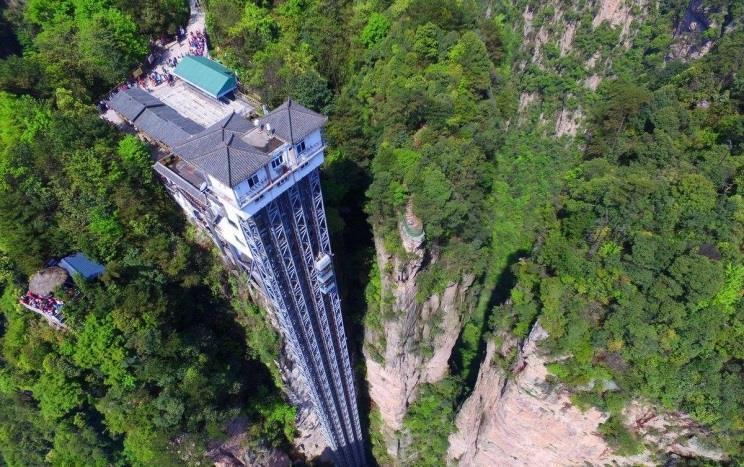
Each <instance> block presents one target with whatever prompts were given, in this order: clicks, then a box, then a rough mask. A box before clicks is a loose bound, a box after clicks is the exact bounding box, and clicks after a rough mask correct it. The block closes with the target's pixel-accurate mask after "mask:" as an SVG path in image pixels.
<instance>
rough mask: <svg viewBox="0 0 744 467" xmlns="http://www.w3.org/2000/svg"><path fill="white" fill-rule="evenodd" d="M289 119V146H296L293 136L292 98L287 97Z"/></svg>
mask: <svg viewBox="0 0 744 467" xmlns="http://www.w3.org/2000/svg"><path fill="white" fill-rule="evenodd" d="M287 118H288V119H289V144H291V145H292V146H294V136H293V135H292V98H291V97H287Z"/></svg>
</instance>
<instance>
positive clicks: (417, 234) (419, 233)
mask: <svg viewBox="0 0 744 467" xmlns="http://www.w3.org/2000/svg"><path fill="white" fill-rule="evenodd" d="M400 223H401V224H402V225H403V231H404V232H405V233H406V235H408V236H409V237H411V239H413V240H423V239H424V226H423V225H422V226H421V227H414V226H411V225H410V224H408V222H407V221H406V219H405V217H403V219H401V221H400Z"/></svg>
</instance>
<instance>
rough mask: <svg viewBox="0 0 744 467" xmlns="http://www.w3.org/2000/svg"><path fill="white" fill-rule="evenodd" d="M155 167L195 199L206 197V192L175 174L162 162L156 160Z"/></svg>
mask: <svg viewBox="0 0 744 467" xmlns="http://www.w3.org/2000/svg"><path fill="white" fill-rule="evenodd" d="M153 168H154V169H155V171H156V172H157V173H159V174H160V175H162V176H164V177H165V178H167V179H168V180H170V181H171V182H173V183H175V184H176V185H177V186H179V187H180V188H181V189H183V190H184V191H186V192H187V193H188V194H190V195H191V196H192V197H194V198H195V199H197V200H201V199H203V198H204V193H202V192H201V191H199V189H198V188H196V187H194V186H193V185H192V184H191V183H189V182H187V181H186V180H184V179H183V178H181V177H179V176H178V175H176V174H174V173H173V172H172V171H171V170H170V169H168V168H167V167H165V166H164V165H163V164H162V163H161V162H156V163H155V164H154V165H153Z"/></svg>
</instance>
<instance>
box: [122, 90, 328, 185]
mask: <svg viewBox="0 0 744 467" xmlns="http://www.w3.org/2000/svg"><path fill="white" fill-rule="evenodd" d="M110 105H111V107H112V108H113V109H114V110H115V111H117V112H118V113H120V114H121V115H122V116H124V117H125V118H126V119H127V120H129V121H130V122H132V123H133V124H134V125H135V126H136V127H137V128H138V129H139V130H140V131H142V132H144V133H145V134H147V135H148V136H149V137H151V138H152V139H154V140H157V141H162V142H163V143H166V144H167V145H168V146H170V147H171V149H172V150H173V153H174V154H175V155H177V156H178V157H180V158H181V159H182V160H183V161H185V162H187V163H189V164H191V165H192V166H194V167H195V168H196V169H197V170H198V171H200V172H202V173H204V174H209V175H211V176H213V177H215V178H216V179H217V180H219V181H220V182H222V183H224V184H225V185H228V186H229V187H231V188H232V187H235V186H236V185H238V184H239V183H241V182H242V181H244V180H245V179H247V178H248V177H250V176H251V175H253V174H254V173H255V172H256V171H257V170H259V169H261V168H262V167H263V166H265V165H266V164H268V163H269V161H270V159H271V152H272V151H273V150H274V149H276V148H277V147H279V146H280V145H281V144H282V142H281V141H279V140H277V139H276V138H274V137H273V136H272V135H271V134H268V133H267V132H263V131H261V130H260V129H259V128H256V127H255V126H254V125H253V124H252V123H251V122H249V121H248V120H246V119H245V117H242V116H240V115H238V114H236V113H232V114H230V115H228V116H226V117H225V118H223V119H222V120H220V121H219V122H217V123H215V124H214V125H212V126H210V127H209V128H206V129H205V128H203V127H201V126H199V125H198V124H197V123H195V122H194V121H192V120H189V119H188V118H185V117H183V116H182V115H180V114H179V113H178V112H176V111H175V110H173V109H172V108H171V107H168V106H167V105H165V104H163V103H162V102H161V101H160V100H158V99H156V98H155V97H153V96H152V95H150V94H149V93H147V92H145V91H143V90H142V89H140V88H137V87H134V88H130V89H127V90H124V91H121V92H119V93H117V94H116V95H115V96H114V97H113V98H112V99H111V101H110ZM326 121H327V117H325V116H324V115H321V114H319V113H316V112H313V111H312V110H310V109H307V108H306V107H303V106H302V105H300V104H298V103H296V102H293V101H292V100H291V99H289V100H287V102H285V103H284V104H282V105H280V106H279V107H277V108H276V109H274V110H273V111H272V112H271V113H269V114H268V115H266V116H265V117H263V118H262V119H261V122H260V123H261V125H262V126H263V127H264V128H265V127H266V125H267V124H269V125H271V128H272V129H273V130H274V131H273V134H274V135H275V136H276V137H278V138H280V139H281V140H284V141H285V142H294V143H297V142H299V141H300V140H302V139H303V138H305V137H306V136H307V135H309V134H310V133H312V132H313V131H315V130H317V129H318V128H320V127H322V126H323V125H324V124H325V122H326ZM290 122H291V123H290ZM290 130H291V131H290ZM156 170H158V171H160V170H159V168H158V167H157V166H156ZM166 170H167V169H166Z"/></svg>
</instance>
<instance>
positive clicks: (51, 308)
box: [20, 291, 63, 320]
mask: <svg viewBox="0 0 744 467" xmlns="http://www.w3.org/2000/svg"><path fill="white" fill-rule="evenodd" d="M20 302H21V304H23V305H24V306H27V307H30V308H32V309H34V310H35V311H39V312H41V313H44V314H45V315H50V316H52V317H54V318H56V319H58V320H60V319H62V315H61V313H60V310H61V309H62V305H63V302H62V300H60V299H58V298H54V297H40V296H38V295H36V294H35V293H32V292H30V291H29V292H26V295H23V296H22V297H21V299H20Z"/></svg>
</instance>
